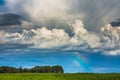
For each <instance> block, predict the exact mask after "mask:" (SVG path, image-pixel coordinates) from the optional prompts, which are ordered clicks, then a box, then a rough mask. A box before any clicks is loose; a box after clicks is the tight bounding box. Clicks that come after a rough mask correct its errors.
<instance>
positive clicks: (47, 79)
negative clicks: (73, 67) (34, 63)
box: [0, 73, 120, 80]
mask: <svg viewBox="0 0 120 80" xmlns="http://www.w3.org/2000/svg"><path fill="white" fill-rule="evenodd" d="M0 80H120V74H82V73H81V74H52V73H51V74H49V73H48V74H47V73H46V74H39V73H38V74H37V73H17V74H0Z"/></svg>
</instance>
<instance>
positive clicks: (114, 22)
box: [111, 18, 120, 27]
mask: <svg viewBox="0 0 120 80" xmlns="http://www.w3.org/2000/svg"><path fill="white" fill-rule="evenodd" d="M111 25H112V26H113V27H118V26H120V18H118V19H117V20H116V21H113V22H111Z"/></svg>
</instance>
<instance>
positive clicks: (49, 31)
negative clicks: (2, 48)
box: [0, 0, 120, 55]
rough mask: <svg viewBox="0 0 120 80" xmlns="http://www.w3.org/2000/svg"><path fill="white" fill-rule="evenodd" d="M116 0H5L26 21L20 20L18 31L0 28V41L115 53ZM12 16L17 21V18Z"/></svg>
mask: <svg viewBox="0 0 120 80" xmlns="http://www.w3.org/2000/svg"><path fill="white" fill-rule="evenodd" d="M119 2H120V1H118V0H114V1H109V0H76V1H75V0H52V1H50V0H5V4H6V6H7V7H8V9H9V11H10V12H12V13H14V14H18V15H20V16H22V17H23V18H24V19H26V21H25V20H22V21H21V24H20V27H21V32H19V31H16V32H9V31H6V30H4V29H3V30H1V31H0V36H1V38H0V41H1V43H19V44H26V45H28V44H32V46H28V48H37V49H52V50H53V49H55V48H57V49H60V50H75V51H78V50H86V51H87V50H88V51H89V50H91V51H100V52H103V53H105V54H110V55H118V54H119V52H120V44H119V41H120V28H119V27H120V26H119V25H116V27H114V25H115V24H117V23H115V22H113V21H114V20H115V19H116V18H119V17H120V15H119V13H120V9H119V8H120V5H119ZM14 20H15V21H16V18H14ZM2 21H4V20H2ZM113 24H114V25H113ZM12 25H14V24H12ZM16 27H17V26H16ZM18 29H20V28H18Z"/></svg>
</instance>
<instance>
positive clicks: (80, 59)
mask: <svg viewBox="0 0 120 80" xmlns="http://www.w3.org/2000/svg"><path fill="white" fill-rule="evenodd" d="M73 58H74V59H75V60H76V61H77V62H78V63H79V64H80V66H81V67H82V68H83V69H84V72H93V69H92V68H91V67H90V66H89V65H88V63H87V61H86V60H85V59H84V58H83V57H82V56H81V54H80V53H74V54H73Z"/></svg>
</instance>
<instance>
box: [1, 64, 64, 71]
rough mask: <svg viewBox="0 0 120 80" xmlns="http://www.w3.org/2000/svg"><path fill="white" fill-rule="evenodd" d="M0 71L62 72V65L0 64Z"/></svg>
mask: <svg viewBox="0 0 120 80" xmlns="http://www.w3.org/2000/svg"><path fill="white" fill-rule="evenodd" d="M0 73H64V70H63V68H62V66H60V65H55V66H34V67H33V68H22V67H19V68H16V67H10V66H0Z"/></svg>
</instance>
